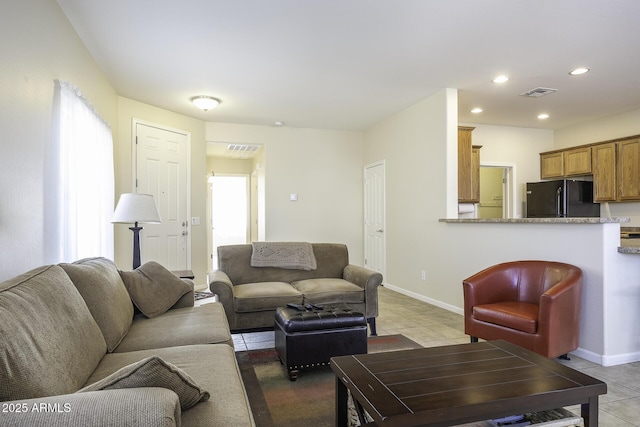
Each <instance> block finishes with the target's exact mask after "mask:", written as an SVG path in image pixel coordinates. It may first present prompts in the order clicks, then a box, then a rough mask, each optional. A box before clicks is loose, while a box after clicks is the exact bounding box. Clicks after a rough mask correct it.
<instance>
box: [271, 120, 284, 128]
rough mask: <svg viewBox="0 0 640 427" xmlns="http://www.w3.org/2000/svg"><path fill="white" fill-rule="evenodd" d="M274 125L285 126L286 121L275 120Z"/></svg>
mask: <svg viewBox="0 0 640 427" xmlns="http://www.w3.org/2000/svg"><path fill="white" fill-rule="evenodd" d="M273 125H274V126H276V127H280V126H284V122H281V121H277V122H274V123H273Z"/></svg>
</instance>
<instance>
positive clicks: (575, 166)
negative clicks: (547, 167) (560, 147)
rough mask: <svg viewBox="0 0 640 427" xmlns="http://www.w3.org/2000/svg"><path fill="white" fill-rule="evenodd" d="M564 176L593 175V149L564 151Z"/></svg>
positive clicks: (580, 148)
mask: <svg viewBox="0 0 640 427" xmlns="http://www.w3.org/2000/svg"><path fill="white" fill-rule="evenodd" d="M563 160H564V176H565V177H570V176H581V175H591V147H578V148H572V149H569V150H564V151H563Z"/></svg>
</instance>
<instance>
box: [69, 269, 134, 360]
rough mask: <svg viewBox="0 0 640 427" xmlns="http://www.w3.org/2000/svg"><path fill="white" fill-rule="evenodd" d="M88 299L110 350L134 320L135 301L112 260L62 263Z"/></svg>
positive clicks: (81, 293) (88, 303)
mask: <svg viewBox="0 0 640 427" xmlns="http://www.w3.org/2000/svg"><path fill="white" fill-rule="evenodd" d="M60 267H62V268H63V269H64V271H66V272H67V274H68V275H69V277H70V278H71V281H73V284H74V285H76V288H78V291H80V295H82V297H83V298H84V301H85V302H86V303H87V306H88V307H89V310H90V311H91V314H92V315H93V318H94V319H95V320H96V323H97V324H98V326H100V329H101V330H102V334H103V335H104V339H105V341H106V342H107V350H108V351H109V352H111V351H113V350H114V349H115V348H116V347H117V346H118V344H119V343H120V341H121V340H122V338H123V337H124V336H125V334H126V333H127V331H128V330H129V326H131V322H132V320H133V304H132V302H131V298H130V297H129V293H128V292H127V288H125V286H124V283H122V279H121V278H120V274H119V273H118V269H117V268H116V265H115V264H114V263H113V261H110V260H108V259H106V258H85V259H82V260H79V261H76V262H74V263H73V264H60Z"/></svg>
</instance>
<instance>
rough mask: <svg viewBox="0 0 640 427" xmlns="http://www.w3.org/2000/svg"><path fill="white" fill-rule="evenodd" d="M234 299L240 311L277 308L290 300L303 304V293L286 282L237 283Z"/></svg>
mask: <svg viewBox="0 0 640 427" xmlns="http://www.w3.org/2000/svg"><path fill="white" fill-rule="evenodd" d="M233 299H234V305H235V309H236V312H238V313H249V312H252V311H261V310H275V309H276V307H282V306H285V305H287V303H290V302H293V303H296V304H302V294H301V293H300V292H298V291H297V290H295V289H294V288H293V287H292V286H291V285H290V284H289V283H284V282H260V283H247V284H245V285H236V286H234V287H233Z"/></svg>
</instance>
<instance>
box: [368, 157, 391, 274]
mask: <svg viewBox="0 0 640 427" xmlns="http://www.w3.org/2000/svg"><path fill="white" fill-rule="evenodd" d="M364 235H365V242H364V257H365V259H364V265H365V267H367V268H370V269H372V270H374V271H377V272H379V273H381V274H382V277H383V278H384V277H386V276H385V273H386V271H385V270H386V259H387V249H386V239H385V164H384V162H378V163H373V164H371V165H368V166H365V172H364Z"/></svg>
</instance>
